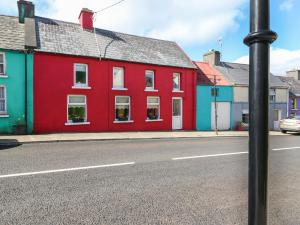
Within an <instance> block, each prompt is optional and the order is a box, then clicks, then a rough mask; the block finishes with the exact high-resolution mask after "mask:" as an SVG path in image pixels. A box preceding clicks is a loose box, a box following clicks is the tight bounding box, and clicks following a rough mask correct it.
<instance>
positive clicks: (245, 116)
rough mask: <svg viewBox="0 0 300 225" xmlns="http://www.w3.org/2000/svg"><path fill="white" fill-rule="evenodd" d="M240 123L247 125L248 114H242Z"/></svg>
mask: <svg viewBox="0 0 300 225" xmlns="http://www.w3.org/2000/svg"><path fill="white" fill-rule="evenodd" d="M242 122H243V123H249V114H248V113H243V115H242Z"/></svg>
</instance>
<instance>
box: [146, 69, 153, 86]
mask: <svg viewBox="0 0 300 225" xmlns="http://www.w3.org/2000/svg"><path fill="white" fill-rule="evenodd" d="M146 88H154V72H153V71H146Z"/></svg>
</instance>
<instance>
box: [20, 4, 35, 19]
mask: <svg viewBox="0 0 300 225" xmlns="http://www.w3.org/2000/svg"><path fill="white" fill-rule="evenodd" d="M18 10H19V23H24V22H25V18H34V4H33V3H32V2H29V1H24V0H19V1H18Z"/></svg>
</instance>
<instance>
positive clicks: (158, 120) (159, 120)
mask: <svg viewBox="0 0 300 225" xmlns="http://www.w3.org/2000/svg"><path fill="white" fill-rule="evenodd" d="M161 121H164V120H163V119H157V120H148V119H147V120H145V122H147V123H148V122H161Z"/></svg>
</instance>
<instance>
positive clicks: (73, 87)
mask: <svg viewBox="0 0 300 225" xmlns="http://www.w3.org/2000/svg"><path fill="white" fill-rule="evenodd" d="M72 89H92V88H91V87H85V86H83V87H80V86H72Z"/></svg>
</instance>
